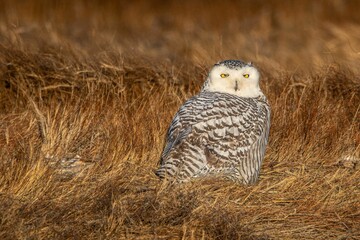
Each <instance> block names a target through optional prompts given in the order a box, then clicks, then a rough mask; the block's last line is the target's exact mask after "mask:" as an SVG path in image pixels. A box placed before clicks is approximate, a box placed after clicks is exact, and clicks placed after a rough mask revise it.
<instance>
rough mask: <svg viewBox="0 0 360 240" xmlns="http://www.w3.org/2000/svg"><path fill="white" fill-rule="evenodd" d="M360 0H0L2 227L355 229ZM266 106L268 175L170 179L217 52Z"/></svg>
mask: <svg viewBox="0 0 360 240" xmlns="http://www.w3.org/2000/svg"><path fill="white" fill-rule="evenodd" d="M358 9H360V2H359V1H341V0H329V1H310V0H304V1H271V2H270V1H237V2H236V3H235V2H231V1H225V0H223V1H166V2H165V1H131V2H129V1H127V2H125V1H118V2H115V1H114V2H110V1H85V0H84V1H80V0H79V1H45V0H33V1H10V0H9V1H4V0H3V1H0V239H360V163H359V162H360V160H359V159H360V120H359V119H360V77H359V74H360V71H359V69H360V68H359V66H360V14H359V13H358V12H359V11H358ZM224 59H243V60H245V61H252V62H254V64H255V65H256V66H257V67H258V68H259V69H260V71H261V74H262V79H261V87H262V89H263V92H264V93H265V95H266V96H267V97H268V99H269V102H270V105H271V108H272V125H271V131H270V142H269V145H268V148H267V152H266V156H265V160H264V164H263V168H262V170H261V176H260V180H259V182H258V183H257V184H256V185H253V186H241V185H237V184H235V183H232V182H229V181H225V180H220V179H206V180H205V179H203V180H197V181H193V182H190V183H186V184H182V185H178V186H167V185H166V184H164V183H162V182H161V181H160V180H159V179H158V178H157V177H156V176H155V174H154V171H155V170H156V168H157V166H158V161H159V156H160V154H161V151H162V148H163V144H164V140H165V139H164V137H165V133H166V130H167V127H168V125H169V123H170V121H171V119H172V117H173V115H174V114H175V112H176V111H177V109H178V108H179V106H180V105H181V104H182V103H183V102H184V101H185V100H186V99H187V98H189V97H190V96H192V95H194V94H196V93H197V92H198V91H199V90H200V87H201V85H202V83H203V81H204V79H205V77H206V74H207V71H208V70H209V69H210V68H211V66H212V65H213V64H214V63H216V62H217V61H219V60H224Z"/></svg>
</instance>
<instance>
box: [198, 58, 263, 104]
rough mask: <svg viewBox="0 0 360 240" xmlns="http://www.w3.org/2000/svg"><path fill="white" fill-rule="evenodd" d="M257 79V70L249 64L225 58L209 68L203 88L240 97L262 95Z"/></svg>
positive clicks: (258, 75)
mask: <svg viewBox="0 0 360 240" xmlns="http://www.w3.org/2000/svg"><path fill="white" fill-rule="evenodd" d="M259 79H260V73H259V71H258V70H257V69H256V68H255V67H254V66H252V65H251V64H246V63H243V62H241V61H237V60H227V61H224V62H221V63H218V64H216V65H215V66H214V67H213V68H212V69H211V71H210V73H209V75H208V78H207V80H206V82H205V84H204V87H203V90H205V91H210V92H224V93H230V94H234V95H237V96H240V97H258V96H260V95H263V93H262V92H261V90H260V87H259Z"/></svg>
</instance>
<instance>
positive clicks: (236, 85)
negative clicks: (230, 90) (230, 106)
mask: <svg viewBox="0 0 360 240" xmlns="http://www.w3.org/2000/svg"><path fill="white" fill-rule="evenodd" d="M238 89H239V88H238V82H237V81H235V92H236V91H237V90H238Z"/></svg>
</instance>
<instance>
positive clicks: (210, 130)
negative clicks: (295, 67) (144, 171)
mask: <svg viewBox="0 0 360 240" xmlns="http://www.w3.org/2000/svg"><path fill="white" fill-rule="evenodd" d="M269 127H270V108H269V105H268V104H267V101H266V98H265V97H264V96H259V97H257V98H244V97H239V96H236V95H233V94H228V93H220V92H207V91H202V92H201V93H200V94H199V95H196V96H194V97H192V98H191V99H189V100H188V101H186V102H185V103H184V105H183V106H181V108H180V109H179V111H178V112H177V113H176V115H175V117H174V119H173V121H172V123H171V125H170V127H169V129H168V132H167V137H166V145H165V148H164V151H163V153H162V155H161V161H160V168H159V169H158V170H157V172H156V174H157V175H158V176H159V177H161V178H169V179H171V180H175V181H179V182H184V181H188V180H189V179H191V178H193V177H200V176H206V175H214V174H215V175H221V176H225V177H227V178H230V179H232V180H235V181H237V182H241V183H245V184H249V183H254V182H255V181H256V180H257V178H258V176H259V171H260V167H261V163H262V160H263V158H264V153H265V147H266V144H267V139H268V134H269Z"/></svg>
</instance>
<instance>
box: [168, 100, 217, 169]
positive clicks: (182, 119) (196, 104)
mask: <svg viewBox="0 0 360 240" xmlns="http://www.w3.org/2000/svg"><path fill="white" fill-rule="evenodd" d="M213 101H214V99H212V98H206V97H202V96H200V95H197V96H194V97H192V98H190V99H189V100H187V101H186V102H185V103H184V104H183V105H182V106H181V107H180V109H179V111H178V112H177V113H176V115H175V117H174V118H173V120H172V122H171V124H170V127H169V129H168V131H167V135H166V145H165V148H164V150H163V153H162V155H161V159H162V160H161V164H162V162H163V159H165V158H166V156H167V155H168V154H169V152H170V150H171V149H173V148H174V147H175V146H176V145H178V144H179V143H180V142H181V141H182V140H183V139H185V138H186V136H187V135H188V134H189V133H190V132H191V130H192V126H193V125H194V124H196V123H198V122H199V121H198V120H199V119H198V118H197V117H196V116H197V115H198V114H201V112H203V111H208V110H209V109H211V108H212V107H213V104H212V102H213Z"/></svg>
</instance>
